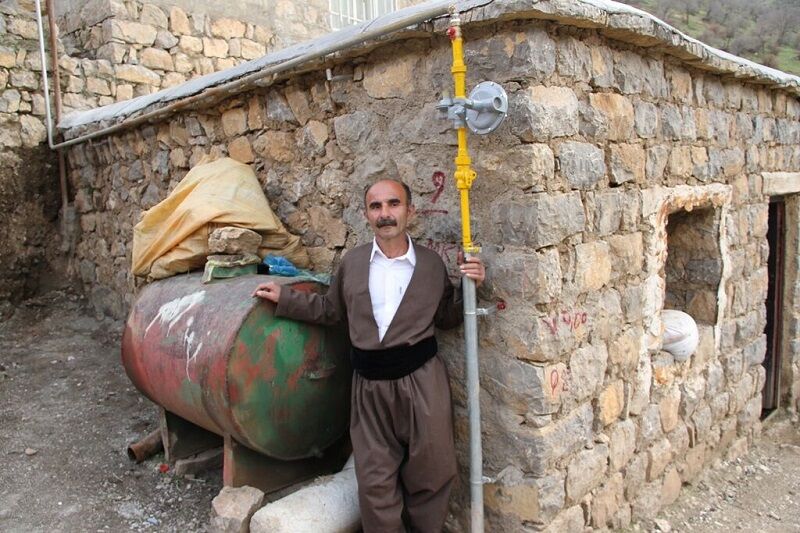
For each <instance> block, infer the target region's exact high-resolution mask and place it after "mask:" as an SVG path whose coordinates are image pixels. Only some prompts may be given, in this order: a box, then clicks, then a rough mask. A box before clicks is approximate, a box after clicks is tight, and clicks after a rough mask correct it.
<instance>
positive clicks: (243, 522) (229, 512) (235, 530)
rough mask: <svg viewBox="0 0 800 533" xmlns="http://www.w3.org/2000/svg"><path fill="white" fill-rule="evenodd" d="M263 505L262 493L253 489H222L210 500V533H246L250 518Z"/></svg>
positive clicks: (245, 487)
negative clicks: (212, 513)
mask: <svg viewBox="0 0 800 533" xmlns="http://www.w3.org/2000/svg"><path fill="white" fill-rule="evenodd" d="M263 504H264V493H263V492H261V491H260V490H258V489H256V488H253V487H248V486H244V487H237V488H234V487H223V488H222V490H221V491H220V493H219V494H218V495H217V496H216V497H215V498H214V499H213V500H212V502H211V506H212V508H213V509H214V518H213V519H212V522H211V525H210V527H209V529H210V531H211V532H212V533H247V532H248V531H249V530H250V518H252V516H253V514H254V513H255V512H256V511H257V510H258V509H259V508H260V507H261V506H262V505H263Z"/></svg>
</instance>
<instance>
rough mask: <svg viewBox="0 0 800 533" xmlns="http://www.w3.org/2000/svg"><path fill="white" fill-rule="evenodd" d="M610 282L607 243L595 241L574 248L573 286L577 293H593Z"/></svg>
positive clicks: (609, 261) (609, 257)
mask: <svg viewBox="0 0 800 533" xmlns="http://www.w3.org/2000/svg"><path fill="white" fill-rule="evenodd" d="M610 280H611V254H610V248H609V246H608V243H606V242H603V241H596V242H590V243H584V244H578V245H576V246H575V285H576V287H577V289H578V291H579V292H588V291H595V290H598V289H600V288H602V287H603V286H604V285H605V284H606V283H608V282H609V281H610Z"/></svg>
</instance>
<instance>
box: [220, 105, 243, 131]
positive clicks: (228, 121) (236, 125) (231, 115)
mask: <svg viewBox="0 0 800 533" xmlns="http://www.w3.org/2000/svg"><path fill="white" fill-rule="evenodd" d="M222 130H223V131H224V132H225V135H227V136H228V137H235V136H236V135H241V134H242V133H245V132H246V131H247V114H246V112H245V110H244V109H243V108H241V107H236V108H234V109H229V110H228V111H225V112H224V113H223V114H222Z"/></svg>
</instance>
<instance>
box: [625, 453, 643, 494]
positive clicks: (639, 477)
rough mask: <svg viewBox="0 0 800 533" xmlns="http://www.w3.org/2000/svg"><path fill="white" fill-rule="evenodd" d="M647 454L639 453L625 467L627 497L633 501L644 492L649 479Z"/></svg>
mask: <svg viewBox="0 0 800 533" xmlns="http://www.w3.org/2000/svg"><path fill="white" fill-rule="evenodd" d="M648 460H649V458H648V455H647V453H637V454H635V455H634V456H633V458H632V459H631V460H630V462H629V463H628V465H627V466H626V467H625V479H624V484H625V497H626V498H627V499H628V500H629V501H632V500H633V499H634V498H635V497H636V495H637V494H639V492H640V491H641V490H642V487H644V485H645V483H646V478H647V462H648Z"/></svg>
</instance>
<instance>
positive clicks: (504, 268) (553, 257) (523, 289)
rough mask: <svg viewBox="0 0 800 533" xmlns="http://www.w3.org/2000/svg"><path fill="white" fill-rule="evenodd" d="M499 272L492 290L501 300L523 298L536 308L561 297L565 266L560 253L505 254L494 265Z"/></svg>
mask: <svg viewBox="0 0 800 533" xmlns="http://www.w3.org/2000/svg"><path fill="white" fill-rule="evenodd" d="M492 268H493V269H494V270H495V272H497V274H496V276H493V277H492V286H493V288H494V292H495V294H496V295H497V296H498V297H499V298H503V299H505V300H510V299H512V298H521V299H522V300H523V301H525V302H531V303H534V304H540V303H548V302H550V301H552V300H553V299H555V298H558V296H559V295H560V294H561V262H560V260H559V253H558V249H556V248H547V249H544V250H542V251H541V252H534V253H531V254H515V253H508V252H506V253H504V254H503V255H502V256H499V257H498V258H497V261H496V262H495V263H493V265H492Z"/></svg>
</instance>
